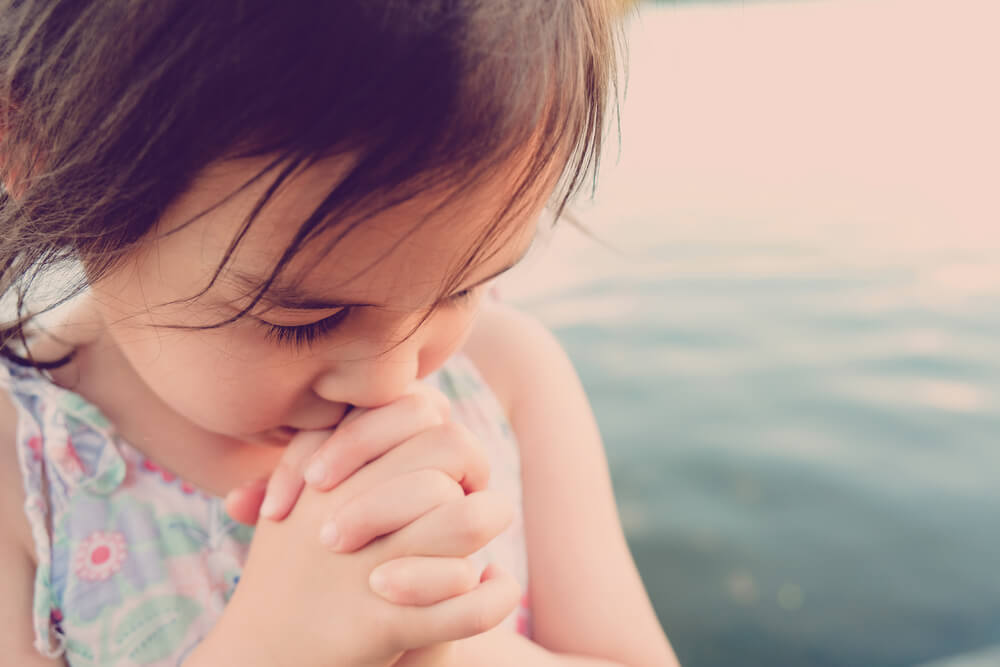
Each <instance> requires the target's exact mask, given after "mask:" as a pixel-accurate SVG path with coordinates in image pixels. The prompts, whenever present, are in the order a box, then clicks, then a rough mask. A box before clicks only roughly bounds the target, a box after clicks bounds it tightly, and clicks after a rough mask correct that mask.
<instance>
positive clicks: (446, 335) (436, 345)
mask: <svg viewBox="0 0 1000 667" xmlns="http://www.w3.org/2000/svg"><path fill="white" fill-rule="evenodd" d="M477 312H479V304H478V302H477V304H476V305H474V306H470V307H467V308H454V309H447V310H441V311H439V312H438V313H436V314H435V315H434V317H433V319H432V321H431V322H428V323H427V324H428V325H429V333H428V336H427V337H426V338H425V339H424V340H423V341H422V344H421V347H420V353H419V354H420V356H419V366H418V371H417V377H419V378H423V377H426V376H427V375H430V374H431V373H433V372H434V371H436V370H437V369H439V368H440V367H441V366H442V365H444V362H445V361H447V360H448V357H450V356H451V355H452V354H454V353H455V351H456V350H458V349H459V348H460V347H461V346H462V344H463V343H464V342H465V340H466V339H467V338H468V337H469V334H470V333H471V332H472V323H473V321H474V320H475V317H476V313H477Z"/></svg>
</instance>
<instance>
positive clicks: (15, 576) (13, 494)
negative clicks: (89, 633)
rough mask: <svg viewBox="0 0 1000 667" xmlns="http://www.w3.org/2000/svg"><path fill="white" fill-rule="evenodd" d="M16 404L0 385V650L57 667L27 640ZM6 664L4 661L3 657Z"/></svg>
mask: <svg viewBox="0 0 1000 667" xmlns="http://www.w3.org/2000/svg"><path fill="white" fill-rule="evenodd" d="M16 442H17V409H16V408H15V407H14V405H13V404H12V403H11V399H10V397H9V396H8V395H7V394H6V392H4V391H3V390H0V535H3V536H4V538H3V539H0V571H2V572H3V573H4V576H3V579H2V580H0V618H3V619H5V621H4V631H3V632H0V655H3V656H5V658H6V659H8V660H10V664H16V665H22V666H23V667H36V666H37V667H59V666H64V665H65V664H66V663H65V662H64V661H63V660H62V659H60V658H46V657H43V656H42V655H41V654H39V653H38V652H37V651H36V650H35V648H34V646H33V642H32V637H33V635H34V630H33V628H32V608H33V596H34V580H35V567H36V563H35V556H34V554H35V550H34V547H33V543H32V539H31V529H30V527H29V526H28V519H27V517H26V516H25V514H24V509H23V508H24V485H23V483H22V482H21V472H20V465H19V464H18V460H17V448H16ZM4 664H7V663H4Z"/></svg>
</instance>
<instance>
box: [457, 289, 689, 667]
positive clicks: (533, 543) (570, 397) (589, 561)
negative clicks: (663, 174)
mask: <svg viewBox="0 0 1000 667" xmlns="http://www.w3.org/2000/svg"><path fill="white" fill-rule="evenodd" d="M465 351H466V354H467V355H468V356H469V358H470V359H471V360H472V362H473V363H474V364H476V365H477V366H478V368H479V371H480V373H481V374H482V375H483V379H484V380H485V381H486V382H487V384H489V385H490V386H491V388H492V389H493V391H494V393H496V395H497V397H498V398H499V399H500V402H501V404H502V405H503V406H504V408H505V409H506V411H507V416H508V418H509V419H510V424H511V427H512V428H513V430H514V433H515V435H516V436H517V441H518V446H519V449H520V454H521V482H522V498H523V501H524V529H525V544H526V551H527V556H528V570H529V571H530V572H531V576H530V577H529V581H530V587H531V590H530V596H531V601H532V618H533V625H534V627H533V638H534V640H535V641H536V642H537V643H538V644H540V645H542V646H544V647H545V648H547V649H549V650H550V651H554V652H557V653H570V654H577V655H581V656H591V657H601V658H605V659H609V660H612V661H615V662H618V663H623V664H629V665H632V664H636V665H676V664H677V660H676V657H675V656H674V654H673V651H672V650H671V648H670V643H669V642H668V641H667V639H666V636H665V635H664V634H663V630H662V628H661V627H660V625H659V623H658V621H657V618H656V614H655V612H654V611H653V607H652V604H651V603H650V600H649V597H648V595H647V594H646V591H645V588H644V587H643V584H642V580H641V579H640V577H639V573H638V571H637V570H636V567H635V563H634V561H633V560H632V555H631V553H630V552H629V548H628V544H627V542H626V540H625V535H624V533H623V531H622V527H621V522H620V520H619V518H618V511H617V507H616V504H615V497H614V491H613V488H612V485H611V477H610V473H609V470H608V463H607V457H606V456H605V453H604V446H603V443H602V441H601V435H600V431H599V430H598V428H597V423H596V421H595V419H594V415H593V412H592V410H591V407H590V402H589V401H588V400H587V396H586V394H585V392H584V389H583V386H582V384H581V382H580V379H579V378H578V377H577V374H576V371H575V370H574V368H573V364H572V363H571V362H570V359H569V357H568V356H567V354H566V353H565V351H563V349H562V346H561V345H560V344H559V342H558V340H557V339H556V337H555V336H554V335H553V334H552V333H551V332H549V331H548V329H547V328H546V327H545V326H544V325H542V324H541V323H540V322H538V321H537V320H535V319H534V318H532V317H530V316H528V315H525V314H523V313H521V312H518V311H517V310H516V309H514V308H511V307H510V306H505V305H500V304H490V305H489V306H487V307H485V308H484V311H483V312H482V313H481V315H480V318H479V320H478V321H477V323H476V325H475V328H474V330H473V332H472V334H471V335H470V336H469V340H468V342H467V343H466V347H465ZM567 555H571V556H572V557H569V558H568V557H567ZM581 581H585V582H588V583H587V585H586V586H581V585H580V582H581ZM609 600H613V601H614V604H609V603H608V601H609Z"/></svg>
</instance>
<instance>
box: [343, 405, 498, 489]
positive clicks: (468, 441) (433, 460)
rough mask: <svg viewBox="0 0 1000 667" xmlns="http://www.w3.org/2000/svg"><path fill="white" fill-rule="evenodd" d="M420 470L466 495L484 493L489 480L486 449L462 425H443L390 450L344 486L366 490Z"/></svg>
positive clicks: (450, 423)
mask: <svg viewBox="0 0 1000 667" xmlns="http://www.w3.org/2000/svg"><path fill="white" fill-rule="evenodd" d="M423 468H436V469H437V470H440V471H441V472H444V473H446V474H447V475H448V476H449V477H451V478H452V479H454V480H455V481H456V482H458V483H459V484H460V485H461V486H462V489H463V490H464V491H465V492H466V493H473V492H475V491H481V490H483V489H485V488H486V487H487V484H488V482H489V477H490V465H489V459H488V458H487V456H486V449H485V448H484V447H483V445H482V443H481V442H480V441H479V440H478V438H476V436H475V435H473V433H472V432H471V431H469V429H467V428H466V427H465V426H463V425H462V424H458V423H456V422H445V423H443V424H439V425H437V426H433V427H431V428H428V429H426V430H424V431H421V432H420V433H418V434H417V435H415V436H413V437H411V438H410V439H409V440H407V441H405V442H404V443H402V444H400V445H398V446H396V447H393V448H391V449H390V450H389V451H387V452H385V453H384V454H383V455H382V456H381V457H379V459H378V460H377V461H374V462H372V463H370V464H369V465H367V466H365V467H364V468H363V469H362V470H359V471H357V472H355V473H354V475H353V476H352V478H351V479H350V480H348V482H349V483H352V484H358V485H362V484H364V485H365V488H368V487H370V486H372V485H373V484H377V483H378V482H379V481H384V480H385V479H388V478H389V477H390V476H392V475H399V474H402V473H405V472H411V471H413V470H421V469H423ZM355 478H357V479H355Z"/></svg>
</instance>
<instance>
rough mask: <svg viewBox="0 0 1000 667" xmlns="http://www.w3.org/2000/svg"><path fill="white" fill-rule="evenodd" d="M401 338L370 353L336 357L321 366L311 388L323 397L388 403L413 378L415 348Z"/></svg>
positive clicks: (368, 403) (416, 357) (359, 403)
mask: <svg viewBox="0 0 1000 667" xmlns="http://www.w3.org/2000/svg"><path fill="white" fill-rule="evenodd" d="M408 343H409V341H404V342H403V343H402V344H399V345H397V346H396V347H395V348H393V349H390V350H386V351H383V352H381V353H378V354H374V355H371V354H370V355H366V356H364V357H360V358H352V359H348V360H344V359H339V360H337V361H335V362H332V363H331V364H330V365H329V366H327V367H325V368H324V369H323V372H322V374H320V375H319V376H318V377H317V378H316V380H315V382H314V384H313V391H314V392H315V393H316V395H317V396H319V397H320V398H322V399H323V400H326V401H331V402H336V403H350V404H351V405H355V406H357V407H361V408H376V407H379V406H380V405H385V404H386V403H391V402H392V401H394V400H396V399H397V398H399V397H400V396H402V395H403V392H404V391H405V390H406V388H407V387H409V385H410V383H411V382H413V381H414V380H415V379H416V378H417V371H418V368H419V351H418V348H417V346H414V345H412V344H408Z"/></svg>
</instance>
